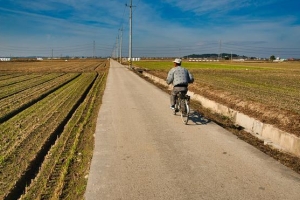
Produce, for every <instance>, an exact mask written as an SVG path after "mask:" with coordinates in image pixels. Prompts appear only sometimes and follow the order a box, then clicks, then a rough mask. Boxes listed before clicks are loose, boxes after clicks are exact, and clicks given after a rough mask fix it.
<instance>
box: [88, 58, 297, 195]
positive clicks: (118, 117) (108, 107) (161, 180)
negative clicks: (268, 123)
mask: <svg viewBox="0 0 300 200" xmlns="http://www.w3.org/2000/svg"><path fill="white" fill-rule="evenodd" d="M171 65H172V63H170V66H171ZM85 198H86V199H87V200H93V199H95V200H96V199H97V200H99V199H100V200H102V199H103V200H111V199H118V200H119V199H122V200H149V199H159V200H160V199H161V200H167V199H176V200H180V199H185V200H193V199H195V200H196V199H197V200H198V199H209V200H211V199H218V200H219V199H233V200H237V199H241V200H242V199H243V200H244V199H247V200H249V199H264V200H267V199H270V200H276V199H280V200H282V199H285V200H291V199H293V200H299V199H300V175H299V174H297V173H295V172H293V171H292V170H290V169H288V168H287V167H285V166H283V165H281V164H279V163H278V162H277V161H275V160H274V159H272V158H270V157H269V156H267V155H265V154H264V153H262V152H260V151H259V150H257V149H256V148H254V147H252V146H251V145H249V144H247V143H245V142H243V141H241V140H239V139H238V138H237V137H236V136H234V135H233V134H231V133H230V132H228V131H227V130H225V129H223V128H222V127H220V126H218V125H216V124H215V123H213V122H209V121H206V120H204V119H203V118H201V116H199V115H196V114H195V115H194V116H193V121H190V122H189V124H188V125H184V124H183V123H182V122H181V119H180V117H179V116H174V115H173V114H172V111H171V110H170V108H169V95H168V94H166V93H164V92H163V91H161V90H160V89H158V88H156V87H155V86H153V85H152V84H150V83H148V82H146V81H145V80H143V79H141V78H140V77H138V76H137V75H136V74H134V73H133V72H132V71H130V70H128V69H127V68H126V67H124V66H122V65H120V64H119V63H117V62H115V61H113V60H111V68H110V71H109V74H108V80H107V86H106V90H105V93H104V96H103V104H102V106H101V109H100V111H99V116H98V122H97V128H96V133H95V149H94V155H93V159H92V163H91V169H90V174H89V178H88V184H87V189H86V193H85Z"/></svg>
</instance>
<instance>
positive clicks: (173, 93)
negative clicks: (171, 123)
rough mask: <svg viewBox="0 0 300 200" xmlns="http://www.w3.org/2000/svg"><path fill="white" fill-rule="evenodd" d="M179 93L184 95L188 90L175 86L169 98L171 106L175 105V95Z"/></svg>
mask: <svg viewBox="0 0 300 200" xmlns="http://www.w3.org/2000/svg"><path fill="white" fill-rule="evenodd" d="M179 92H183V93H184V94H186V93H187V92H188V88H187V87H176V86H175V87H173V90H172V92H171V96H170V103H171V106H172V105H175V103H176V95H177V94H178V93H179Z"/></svg>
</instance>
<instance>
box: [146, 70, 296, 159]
mask: <svg viewBox="0 0 300 200" xmlns="http://www.w3.org/2000/svg"><path fill="white" fill-rule="evenodd" d="M142 73H143V75H144V76H145V77H148V78H150V79H151V80H153V81H154V82H156V83H159V84H161V85H163V86H166V87H168V85H167V84H166V81H165V80H163V79H161V78H158V77H156V76H154V75H152V74H149V73H147V72H145V71H143V72H142ZM188 94H189V95H190V96H191V98H192V99H193V100H196V101H199V102H200V103H201V105H202V106H203V107H205V108H208V109H210V110H212V111H213V112H215V113H218V114H221V115H224V116H226V117H229V118H230V119H231V121H232V122H233V123H235V124H237V125H239V126H241V127H243V128H244V129H245V130H246V131H247V132H249V133H251V134H253V135H254V136H256V137H258V138H259V139H262V140H264V142H265V143H266V144H268V145H272V146H274V147H275V148H279V149H281V150H285V151H287V152H290V153H292V154H294V155H296V156H298V157H300V138H299V137H297V136H295V135H293V134H291V133H288V132H285V131H282V130H280V129H278V128H276V127H274V126H272V125H270V124H265V123H263V122H260V121H258V120H256V119H254V118H252V117H249V116H247V115H245V114H243V113H241V112H238V111H236V110H233V109H231V108H228V107H227V106H224V105H222V104H219V103H217V102H215V101H212V100H209V99H207V98H205V97H203V96H201V95H198V94H195V93H194V92H190V91H189V92H188Z"/></svg>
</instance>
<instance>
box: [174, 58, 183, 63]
mask: <svg viewBox="0 0 300 200" xmlns="http://www.w3.org/2000/svg"><path fill="white" fill-rule="evenodd" d="M173 62H174V63H178V64H180V63H181V59H180V58H176V59H175V60H174V61H173Z"/></svg>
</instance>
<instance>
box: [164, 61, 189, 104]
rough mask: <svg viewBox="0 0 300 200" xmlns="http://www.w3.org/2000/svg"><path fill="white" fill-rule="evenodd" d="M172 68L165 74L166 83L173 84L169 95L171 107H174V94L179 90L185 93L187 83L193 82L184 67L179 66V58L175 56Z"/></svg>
mask: <svg viewBox="0 0 300 200" xmlns="http://www.w3.org/2000/svg"><path fill="white" fill-rule="evenodd" d="M173 63H174V68H172V69H171V70H170V71H169V73H168V76H167V80H166V81H167V84H168V85H170V84H173V90H172V92H171V96H170V103H171V107H170V108H171V109H175V104H176V95H177V94H178V93H179V92H182V93H184V94H186V93H187V92H188V84H189V83H193V82H194V78H193V76H192V74H191V73H190V72H189V71H188V70H187V69H185V68H183V67H181V59H180V58H176V59H175V60H174V61H173Z"/></svg>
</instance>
